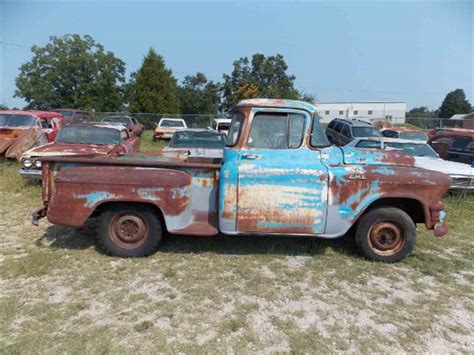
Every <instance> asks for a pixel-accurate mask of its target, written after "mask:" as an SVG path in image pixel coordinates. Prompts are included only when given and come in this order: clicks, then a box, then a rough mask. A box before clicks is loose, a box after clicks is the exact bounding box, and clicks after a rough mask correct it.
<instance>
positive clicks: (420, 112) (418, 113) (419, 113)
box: [406, 106, 438, 118]
mask: <svg viewBox="0 0 474 355" xmlns="http://www.w3.org/2000/svg"><path fill="white" fill-rule="evenodd" d="M406 116H407V117H421V118H433V117H438V111H430V110H429V109H428V107H426V106H420V107H414V108H412V109H411V110H410V111H408V112H407V113H406Z"/></svg>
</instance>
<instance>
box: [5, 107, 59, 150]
mask: <svg viewBox="0 0 474 355" xmlns="http://www.w3.org/2000/svg"><path fill="white" fill-rule="evenodd" d="M65 123H66V120H65V118H64V117H63V116H62V115H61V114H60V113H57V112H47V111H20V110H3V111H0V155H3V156H4V157H6V158H9V159H18V158H20V156H21V154H23V153H24V152H25V151H26V150H28V149H30V148H32V147H34V146H38V145H42V144H46V143H48V142H52V141H54V139H55V137H56V135H57V134H58V132H59V130H60V129H61V127H62V126H63V125H64V124H65Z"/></svg>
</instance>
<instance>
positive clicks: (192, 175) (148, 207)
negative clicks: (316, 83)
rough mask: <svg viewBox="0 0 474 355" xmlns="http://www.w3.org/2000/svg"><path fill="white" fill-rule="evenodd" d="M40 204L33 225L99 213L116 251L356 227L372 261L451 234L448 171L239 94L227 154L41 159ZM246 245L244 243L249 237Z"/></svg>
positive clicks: (300, 106)
mask: <svg viewBox="0 0 474 355" xmlns="http://www.w3.org/2000/svg"><path fill="white" fill-rule="evenodd" d="M42 162H43V166H42V177H43V195H42V200H43V206H42V207H41V208H40V209H38V210H37V211H35V212H34V213H33V217H32V218H33V224H37V223H38V221H39V219H40V218H43V217H46V218H47V219H48V220H49V221H50V222H51V223H54V224H58V225H63V226H69V227H79V226H82V225H83V224H84V223H85V222H86V221H87V220H88V219H89V218H91V217H93V216H96V217H98V219H99V222H98V240H99V243H100V245H101V246H102V248H103V249H104V250H105V252H106V253H108V254H111V255H116V256H121V257H140V256H146V255H150V254H152V253H153V252H154V251H156V250H157V248H158V247H159V245H160V241H161V240H162V237H163V234H164V233H165V231H167V232H168V233H169V234H175V235H199V236H218V235H219V234H221V233H222V234H227V235H249V236H253V237H254V238H258V236H259V235H269V236H278V235H285V236H306V237H319V238H329V239H331V238H338V237H341V236H343V235H345V234H346V233H349V234H352V232H353V233H354V238H355V244H356V246H357V249H358V251H359V252H360V253H361V254H362V255H363V256H365V257H366V258H368V259H371V260H376V261H381V262H389V263H390V262H397V261H400V260H402V259H403V258H404V257H406V256H407V255H409V254H410V253H411V252H412V251H413V248H414V246H415V241H416V224H424V225H425V227H426V228H427V229H429V230H433V233H434V235H435V236H442V235H444V234H446V233H447V224H446V212H445V207H444V204H443V203H442V201H441V198H442V196H443V195H444V193H445V192H446V190H447V189H448V188H449V186H450V185H451V178H450V177H449V176H447V175H446V174H443V173H439V172H435V171H430V170H426V169H421V168H418V167H416V166H415V160H414V158H413V156H410V155H408V154H405V153H403V152H391V151H384V150H373V149H359V148H350V147H337V146H333V145H331V144H330V143H329V141H328V139H327V137H326V135H325V132H324V130H323V128H322V127H321V124H320V121H319V118H318V116H317V114H316V107H315V106H314V105H312V104H309V103H306V102H301V101H293V100H278V99H251V100H244V101H241V102H240V103H238V104H237V105H236V107H235V108H234V110H233V118H232V123H231V126H230V129H229V134H228V138H227V145H226V147H225V149H224V157H223V159H219V158H206V157H192V156H186V157H184V158H170V157H166V156H152V157H150V156H140V155H133V156H122V157H116V158H115V157H114V158H99V159H85V158H79V157H47V158H44V159H43V160H42ZM245 240H246V241H248V240H249V239H245Z"/></svg>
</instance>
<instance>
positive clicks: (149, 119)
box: [92, 112, 225, 129]
mask: <svg viewBox="0 0 474 355" xmlns="http://www.w3.org/2000/svg"><path fill="white" fill-rule="evenodd" d="M107 116H132V117H135V118H136V119H137V120H138V121H140V123H141V124H143V125H144V126H145V129H154V128H155V126H156V125H157V124H158V122H160V120H161V119H162V118H182V119H183V120H184V121H185V122H186V125H187V126H188V127H189V128H207V127H210V126H211V124H212V121H213V120H214V119H216V118H224V117H225V116H224V115H219V114H214V115H198V114H168V113H129V112H94V113H92V120H93V121H101V120H102V119H103V118H104V117H107Z"/></svg>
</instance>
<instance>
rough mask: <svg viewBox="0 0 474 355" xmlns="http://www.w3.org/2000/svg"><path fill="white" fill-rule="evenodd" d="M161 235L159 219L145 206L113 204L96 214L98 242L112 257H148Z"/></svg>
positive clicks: (155, 247) (154, 249)
mask: <svg viewBox="0 0 474 355" xmlns="http://www.w3.org/2000/svg"><path fill="white" fill-rule="evenodd" d="M162 235H163V231H162V227H161V223H160V220H159V218H158V216H157V215H156V214H155V211H153V209H152V208H150V207H148V206H141V205H128V204H116V205H111V206H108V207H106V208H105V209H104V211H103V212H102V213H101V215H100V220H99V225H98V237H99V243H100V245H101V247H102V249H103V250H104V251H105V252H106V253H107V254H110V255H113V256H121V257H125V258H133V257H140V256H148V255H150V254H152V253H153V252H155V251H156V249H157V248H158V244H159V243H160V241H161V238H162Z"/></svg>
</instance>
